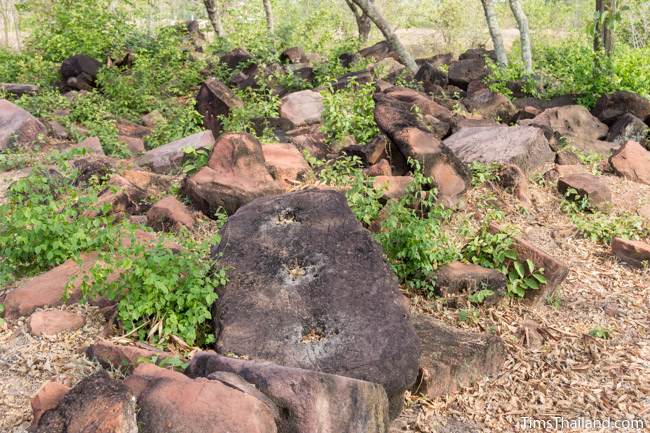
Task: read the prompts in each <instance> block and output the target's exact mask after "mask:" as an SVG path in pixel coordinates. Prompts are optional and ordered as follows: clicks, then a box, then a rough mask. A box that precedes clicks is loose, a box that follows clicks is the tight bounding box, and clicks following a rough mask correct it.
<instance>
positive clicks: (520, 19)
mask: <svg viewBox="0 0 650 433" xmlns="http://www.w3.org/2000/svg"><path fill="white" fill-rule="evenodd" d="M510 10H512V14H513V15H514V16H515V19H516V20H517V27H519V38H520V41H521V58H522V60H523V61H524V69H525V71H526V73H527V74H532V73H533V51H532V49H531V48H530V30H529V29H528V17H527V16H526V13H525V12H524V8H523V7H522V6H521V2H520V1H519V0H510Z"/></svg>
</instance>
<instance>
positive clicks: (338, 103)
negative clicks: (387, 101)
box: [323, 83, 379, 143]
mask: <svg viewBox="0 0 650 433" xmlns="http://www.w3.org/2000/svg"><path fill="white" fill-rule="evenodd" d="M374 92H375V85H374V84H373V83H368V84H354V83H353V84H351V85H350V86H349V87H348V88H347V89H344V90H339V91H336V92H334V91H332V90H330V91H324V92H323V99H324V100H323V102H324V111H323V132H324V133H325V135H327V137H328V139H329V141H330V142H337V141H340V140H341V139H342V138H344V137H346V136H352V137H354V139H355V140H356V141H357V143H367V142H368V141H370V140H371V139H372V138H373V137H375V136H376V135H377V134H378V133H379V128H378V127H377V123H376V122H375V114H374V113H375V101H374V100H373V98H372V95H373V94H374Z"/></svg>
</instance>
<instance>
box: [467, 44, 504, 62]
mask: <svg viewBox="0 0 650 433" xmlns="http://www.w3.org/2000/svg"><path fill="white" fill-rule="evenodd" d="M486 57H488V58H490V59H492V60H494V61H496V60H497V57H496V53H495V52H494V50H488V49H485V48H483V47H478V48H469V49H467V50H466V51H465V52H463V53H462V54H460V55H459V56H458V59H460V60H466V59H484V58H486Z"/></svg>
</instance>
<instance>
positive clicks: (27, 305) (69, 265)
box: [4, 254, 97, 319]
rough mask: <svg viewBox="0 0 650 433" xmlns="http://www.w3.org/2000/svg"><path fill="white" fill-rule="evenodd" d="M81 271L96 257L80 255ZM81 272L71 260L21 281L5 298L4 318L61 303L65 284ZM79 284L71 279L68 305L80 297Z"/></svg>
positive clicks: (93, 255) (87, 267)
mask: <svg viewBox="0 0 650 433" xmlns="http://www.w3.org/2000/svg"><path fill="white" fill-rule="evenodd" d="M81 259H82V266H81V270H83V271H87V270H88V269H90V267H91V266H92V265H93V264H94V263H95V260H96V259H97V254H82V256H81ZM79 273H80V268H79V265H77V263H75V262H74V261H73V260H68V261H67V262H65V263H63V264H62V265H59V266H57V267H55V268H53V269H51V270H49V271H47V272H45V273H43V274H41V275H39V276H37V277H34V278H32V279H29V280H27V281H24V282H21V283H20V284H19V285H18V287H16V288H15V289H14V290H12V291H10V292H9V293H7V297H6V298H5V301H4V304H5V318H7V319H16V318H18V317H21V316H26V315H28V314H30V313H32V312H33V311H35V310H36V309H37V308H40V307H45V306H57V305H62V304H64V300H63V295H64V294H65V293H66V285H67V284H68V281H70V279H71V278H72V277H74V276H75V275H77V274H79ZM80 286H81V281H80V280H79V279H74V280H73V284H72V286H71V287H70V290H69V291H68V293H69V302H75V301H77V300H79V298H80V297H81V291H80Z"/></svg>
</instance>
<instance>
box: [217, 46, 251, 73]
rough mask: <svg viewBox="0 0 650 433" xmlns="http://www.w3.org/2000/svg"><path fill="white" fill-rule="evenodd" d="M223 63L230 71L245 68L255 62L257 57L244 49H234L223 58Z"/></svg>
mask: <svg viewBox="0 0 650 433" xmlns="http://www.w3.org/2000/svg"><path fill="white" fill-rule="evenodd" d="M220 60H221V63H223V64H224V65H226V66H227V67H228V68H229V69H235V68H239V67H245V66H246V65H248V64H250V63H252V62H254V61H255V57H253V55H252V54H251V53H249V52H248V51H246V50H245V49H243V48H233V49H232V50H230V51H228V52H227V53H226V54H224V55H223V56H221V59H220Z"/></svg>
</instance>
